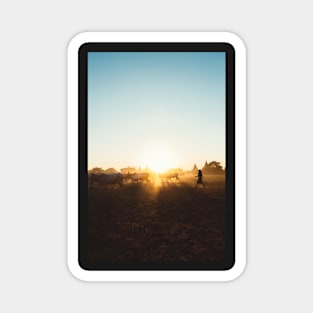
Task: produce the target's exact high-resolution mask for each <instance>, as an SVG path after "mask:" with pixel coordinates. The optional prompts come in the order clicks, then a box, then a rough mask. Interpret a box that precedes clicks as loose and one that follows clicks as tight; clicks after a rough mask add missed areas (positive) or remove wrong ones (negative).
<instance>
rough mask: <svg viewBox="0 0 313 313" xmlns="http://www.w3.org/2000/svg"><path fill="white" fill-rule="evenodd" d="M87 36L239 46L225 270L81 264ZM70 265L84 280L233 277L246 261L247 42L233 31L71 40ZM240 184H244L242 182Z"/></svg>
mask: <svg viewBox="0 0 313 313" xmlns="http://www.w3.org/2000/svg"><path fill="white" fill-rule="evenodd" d="M87 42H223V43H229V44H231V45H232V46H233V47H234V49H235V79H236V87H235V104H236V108H235V114H236V138H235V142H236V155H235V170H236V181H235V184H236V187H237V188H236V193H235V198H236V211H235V223H236V224H235V254H236V260H235V264H234V266H233V267H232V268H231V269H229V270H226V271H202V270H201V271H135V270H134V271H87V270H84V269H82V268H81V267H80V266H79V264H78V171H77V169H78V50H79V48H80V46H81V45H83V44H84V43H87ZM67 144H68V159H67V166H68V178H67V179H68V193H67V195H68V199H67V200H68V201H67V203H68V217H67V218H68V221H67V222H68V234H67V235H68V267H69V270H70V271H71V273H72V274H73V275H74V276H75V277H76V278H78V279H80V280H83V281H230V280H233V279H235V278H237V277H239V276H240V275H241V274H242V273H243V271H244V269H245V266H246V48H245V45H244V43H243V41H242V40H241V39H240V38H239V37H238V36H237V35H235V34H233V33H229V32H85V33H80V34H78V35H76V36H75V37H74V38H73V39H72V40H71V41H70V43H69V46H68V143H67ZM238 186H240V188H238Z"/></svg>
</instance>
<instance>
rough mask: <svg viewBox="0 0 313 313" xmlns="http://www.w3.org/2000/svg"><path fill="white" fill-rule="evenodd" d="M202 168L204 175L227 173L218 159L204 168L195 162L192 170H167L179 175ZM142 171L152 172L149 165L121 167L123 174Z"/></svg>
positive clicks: (93, 170)
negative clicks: (142, 167)
mask: <svg viewBox="0 0 313 313" xmlns="http://www.w3.org/2000/svg"><path fill="white" fill-rule="evenodd" d="M199 169H201V170H202V173H203V175H221V174H224V173H225V170H224V169H223V167H222V166H221V163H220V162H217V161H212V162H210V163H208V162H207V161H206V162H205V164H204V166H203V167H202V168H198V167H197V165H196V164H194V166H193V168H192V170H190V171H184V170H183V169H181V168H172V169H169V170H168V171H167V172H171V173H174V172H175V173H178V174H179V175H182V174H184V173H185V174H188V173H190V174H196V173H197V172H198V170H199ZM88 172H89V173H107V174H112V173H118V172H119V171H117V170H116V169H115V168H113V167H110V168H108V169H106V170H104V169H103V168H102V167H94V168H92V169H91V170H89V171H88ZM141 172H146V173H150V172H152V171H151V170H150V169H149V168H148V167H146V168H144V169H141V167H138V168H136V167H130V166H129V167H125V168H121V169H120V173H122V174H133V173H141Z"/></svg>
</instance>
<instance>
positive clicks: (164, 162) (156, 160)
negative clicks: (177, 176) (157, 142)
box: [144, 146, 176, 173]
mask: <svg viewBox="0 0 313 313" xmlns="http://www.w3.org/2000/svg"><path fill="white" fill-rule="evenodd" d="M144 164H145V165H146V166H148V167H149V168H150V169H151V170H152V171H153V172H156V173H163V172H165V171H166V170H168V169H170V168H174V167H175V166H176V165H175V164H176V162H175V157H174V154H173V152H172V151H171V150H170V149H168V148H165V147H162V146H155V147H151V148H149V149H147V150H146V151H145V155H144Z"/></svg>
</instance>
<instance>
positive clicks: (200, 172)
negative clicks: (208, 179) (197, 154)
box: [196, 170, 204, 187]
mask: <svg viewBox="0 0 313 313" xmlns="http://www.w3.org/2000/svg"><path fill="white" fill-rule="evenodd" d="M202 176H203V175H202V171H201V170H198V175H197V176H196V177H198V180H197V187H198V186H199V185H202V186H204V183H203V181H202Z"/></svg>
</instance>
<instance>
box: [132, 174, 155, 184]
mask: <svg viewBox="0 0 313 313" xmlns="http://www.w3.org/2000/svg"><path fill="white" fill-rule="evenodd" d="M129 179H130V180H131V181H132V182H136V183H139V182H145V183H150V174H149V173H134V174H129Z"/></svg>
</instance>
